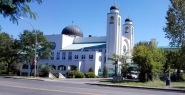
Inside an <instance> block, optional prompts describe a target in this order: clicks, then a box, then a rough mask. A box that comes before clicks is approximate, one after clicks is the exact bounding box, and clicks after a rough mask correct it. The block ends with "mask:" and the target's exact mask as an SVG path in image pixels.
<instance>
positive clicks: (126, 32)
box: [122, 17, 134, 50]
mask: <svg viewBox="0 0 185 95" xmlns="http://www.w3.org/2000/svg"><path fill="white" fill-rule="evenodd" d="M122 35H123V36H125V37H126V38H128V39H129V40H130V46H129V47H130V48H129V50H132V49H133V47H134V26H133V24H132V20H131V19H130V18H129V17H128V18H127V19H125V24H123V29H122Z"/></svg>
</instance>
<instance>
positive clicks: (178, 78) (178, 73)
mask: <svg viewBox="0 0 185 95" xmlns="http://www.w3.org/2000/svg"><path fill="white" fill-rule="evenodd" d="M177 81H180V68H178V69H177Z"/></svg>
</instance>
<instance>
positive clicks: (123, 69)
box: [110, 51, 129, 77]
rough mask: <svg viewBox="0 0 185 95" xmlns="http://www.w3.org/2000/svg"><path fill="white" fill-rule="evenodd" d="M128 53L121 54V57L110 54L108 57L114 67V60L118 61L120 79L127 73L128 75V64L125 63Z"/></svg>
mask: <svg viewBox="0 0 185 95" xmlns="http://www.w3.org/2000/svg"><path fill="white" fill-rule="evenodd" d="M128 54H129V52H128V51H127V52H125V53H123V55H116V54H110V56H112V57H113V61H114V62H113V65H116V64H117V63H116V60H118V61H120V62H121V64H120V66H121V76H122V77H126V75H127V73H128V64H127V63H126V59H128V58H129V56H128Z"/></svg>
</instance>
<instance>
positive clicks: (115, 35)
mask: <svg viewBox="0 0 185 95" xmlns="http://www.w3.org/2000/svg"><path fill="white" fill-rule="evenodd" d="M106 36H107V39H106V62H107V61H109V59H111V58H112V56H109V54H116V55H121V52H120V51H121V48H120V46H121V40H120V38H121V15H120V14H119V8H118V7H117V6H116V5H115V4H114V6H111V8H110V13H107V33H106Z"/></svg>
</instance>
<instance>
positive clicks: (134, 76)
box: [127, 72, 138, 79]
mask: <svg viewBox="0 0 185 95" xmlns="http://www.w3.org/2000/svg"><path fill="white" fill-rule="evenodd" d="M127 78H128V79H130V78H131V79H137V78H138V75H137V73H134V72H130V73H129V74H127Z"/></svg>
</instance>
